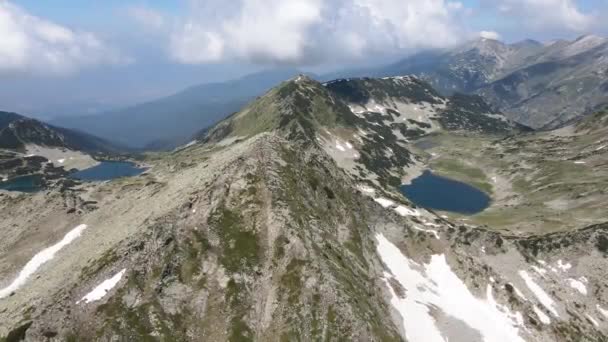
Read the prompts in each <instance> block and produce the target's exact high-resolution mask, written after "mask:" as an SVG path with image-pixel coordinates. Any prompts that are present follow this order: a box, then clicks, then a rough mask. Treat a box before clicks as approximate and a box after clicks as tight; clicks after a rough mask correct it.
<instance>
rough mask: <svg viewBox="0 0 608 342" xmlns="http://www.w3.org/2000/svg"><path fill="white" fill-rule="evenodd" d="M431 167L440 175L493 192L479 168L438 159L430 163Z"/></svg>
mask: <svg viewBox="0 0 608 342" xmlns="http://www.w3.org/2000/svg"><path fill="white" fill-rule="evenodd" d="M431 168H432V169H433V171H434V172H435V173H437V174H438V175H440V176H444V177H449V178H453V179H456V180H459V181H461V182H464V183H468V184H470V185H472V186H474V187H476V188H478V189H480V190H482V191H484V192H486V193H488V194H490V195H491V194H492V193H493V192H494V187H493V186H492V184H490V182H489V180H488V178H487V176H486V174H485V173H484V172H483V171H482V170H481V169H479V168H476V167H472V166H469V165H467V164H464V163H463V162H461V161H458V160H455V159H439V160H436V161H433V162H432V163H431Z"/></svg>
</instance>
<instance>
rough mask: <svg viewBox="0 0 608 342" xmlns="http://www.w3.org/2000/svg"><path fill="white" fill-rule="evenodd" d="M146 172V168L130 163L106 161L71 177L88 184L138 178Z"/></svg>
mask: <svg viewBox="0 0 608 342" xmlns="http://www.w3.org/2000/svg"><path fill="white" fill-rule="evenodd" d="M144 171H146V169H145V168H139V167H137V166H136V165H135V164H133V163H130V162H117V161H104V162H101V163H100V164H99V165H96V166H93V167H91V168H88V169H86V170H82V171H78V172H75V173H73V174H71V175H70V177H71V178H75V179H79V180H83V181H88V182H95V181H108V180H112V179H116V178H122V177H133V176H137V175H139V174H141V173H142V172H144Z"/></svg>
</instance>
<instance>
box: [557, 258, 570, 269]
mask: <svg viewBox="0 0 608 342" xmlns="http://www.w3.org/2000/svg"><path fill="white" fill-rule="evenodd" d="M557 268H559V269H560V270H562V271H564V272H566V271H568V270H569V269H571V268H572V265H571V264H570V263H569V262H568V263H565V264H564V263H563V262H562V259H559V260H557Z"/></svg>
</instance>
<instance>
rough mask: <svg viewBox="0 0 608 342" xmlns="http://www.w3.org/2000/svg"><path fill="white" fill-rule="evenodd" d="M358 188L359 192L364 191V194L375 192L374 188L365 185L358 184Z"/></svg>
mask: <svg viewBox="0 0 608 342" xmlns="http://www.w3.org/2000/svg"><path fill="white" fill-rule="evenodd" d="M358 188H359V190H361V192H363V193H366V194H374V193H375V192H376V190H374V188H372V187H369V186H367V185H359V187H358Z"/></svg>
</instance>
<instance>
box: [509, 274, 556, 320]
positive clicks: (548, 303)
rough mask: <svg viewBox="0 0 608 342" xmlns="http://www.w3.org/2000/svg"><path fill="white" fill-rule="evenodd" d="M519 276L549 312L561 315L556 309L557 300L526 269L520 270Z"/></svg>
mask: <svg viewBox="0 0 608 342" xmlns="http://www.w3.org/2000/svg"><path fill="white" fill-rule="evenodd" d="M519 276H520V277H521V278H522V279H523V280H524V282H525V283H526V286H527V287H528V288H529V289H530V291H532V293H533V294H534V296H536V298H537V299H538V301H539V302H540V303H541V304H542V305H543V306H544V307H545V308H547V310H549V312H551V313H552V314H553V316H555V317H559V314H558V313H557V310H556V309H555V302H554V301H553V299H551V297H550V296H549V295H548V294H547V293H546V292H545V290H543V289H542V287H540V286H539V285H538V284H537V283H536V282H535V281H534V279H532V277H531V276H530V275H529V274H528V272H526V271H523V270H522V271H519Z"/></svg>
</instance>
